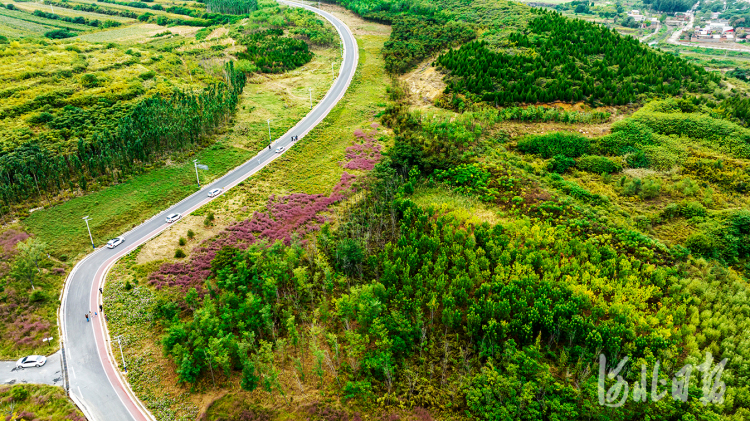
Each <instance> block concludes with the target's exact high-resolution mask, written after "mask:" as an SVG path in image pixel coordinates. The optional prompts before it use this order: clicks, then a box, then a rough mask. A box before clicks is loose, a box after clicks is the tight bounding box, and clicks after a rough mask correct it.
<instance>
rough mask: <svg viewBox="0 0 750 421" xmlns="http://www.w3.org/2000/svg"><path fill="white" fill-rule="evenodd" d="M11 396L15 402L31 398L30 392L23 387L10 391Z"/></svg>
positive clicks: (19, 386) (14, 387) (16, 387)
mask: <svg viewBox="0 0 750 421" xmlns="http://www.w3.org/2000/svg"><path fill="white" fill-rule="evenodd" d="M10 396H11V398H13V401H14V402H21V401H23V400H25V399H26V398H28V397H29V391H28V390H27V389H26V388H25V387H23V386H21V385H17V386H13V388H12V389H11V390H10Z"/></svg>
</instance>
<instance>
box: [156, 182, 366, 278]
mask: <svg viewBox="0 0 750 421" xmlns="http://www.w3.org/2000/svg"><path fill="white" fill-rule="evenodd" d="M354 179H355V176H354V175H351V174H349V173H346V172H344V173H343V174H342V175H341V180H340V181H339V183H338V184H336V186H334V188H333V192H332V193H331V195H330V196H325V195H322V194H305V193H294V194H290V195H288V196H283V197H276V196H271V197H270V198H269V199H268V204H267V205H266V212H255V213H254V214H253V216H252V217H250V218H248V219H245V220H244V221H240V222H237V223H235V224H232V225H230V226H229V227H227V228H226V229H225V230H224V231H223V232H222V233H220V234H219V235H217V236H216V237H214V238H210V239H207V240H205V241H203V243H201V245H200V246H199V247H198V248H196V249H195V250H194V251H193V254H192V256H191V259H190V261H188V262H185V263H183V262H177V263H165V264H163V265H162V266H161V267H160V268H159V270H158V271H155V272H153V273H151V274H150V275H149V278H148V280H149V282H150V283H151V284H152V285H155V286H156V288H158V289H161V288H162V287H165V286H167V287H179V288H182V289H183V290H187V289H188V288H190V287H196V288H198V289H199V288H200V287H201V285H202V284H203V281H204V280H206V279H207V278H208V276H209V275H210V274H211V261H212V260H213V259H214V257H216V253H217V252H218V251H219V250H221V249H222V248H223V247H225V246H229V247H236V248H240V249H243V250H244V249H246V248H247V247H249V246H250V245H251V244H254V243H256V242H258V241H268V242H269V243H273V242H276V241H282V242H284V244H286V245H289V244H291V242H292V237H293V236H300V237H301V236H304V235H305V234H307V233H310V232H313V231H316V230H318V229H319V228H320V224H322V223H323V222H325V218H324V216H323V215H321V212H323V211H325V210H327V209H328V207H329V206H331V205H332V204H334V203H336V202H338V201H340V200H342V199H343V198H344V197H346V195H347V194H349V193H350V192H351V191H352V190H353V183H354Z"/></svg>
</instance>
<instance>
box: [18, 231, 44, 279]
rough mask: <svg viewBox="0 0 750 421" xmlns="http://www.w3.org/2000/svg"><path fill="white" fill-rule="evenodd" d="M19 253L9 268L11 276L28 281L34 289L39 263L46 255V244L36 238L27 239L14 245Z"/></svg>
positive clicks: (39, 271)
mask: <svg viewBox="0 0 750 421" xmlns="http://www.w3.org/2000/svg"><path fill="white" fill-rule="evenodd" d="M16 248H17V249H18V251H19V253H18V254H17V255H16V258H15V260H14V261H13V265H12V267H11V275H12V276H13V277H15V278H16V279H18V280H28V281H29V284H31V289H34V280H35V279H36V277H37V275H38V274H39V273H41V270H40V269H39V261H40V260H42V259H43V258H44V256H45V255H46V250H47V244H46V243H45V242H43V241H41V240H38V239H36V238H33V237H32V238H29V239H27V240H26V241H24V242H21V243H18V244H17V245H16Z"/></svg>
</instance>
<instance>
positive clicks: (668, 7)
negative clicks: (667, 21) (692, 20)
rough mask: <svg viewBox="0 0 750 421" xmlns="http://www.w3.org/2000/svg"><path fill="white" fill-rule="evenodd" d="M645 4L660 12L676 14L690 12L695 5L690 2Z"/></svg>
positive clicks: (659, 0) (668, 0)
mask: <svg viewBox="0 0 750 421" xmlns="http://www.w3.org/2000/svg"><path fill="white" fill-rule="evenodd" d="M643 4H647V5H649V6H651V7H652V8H653V9H654V10H658V11H659V12H667V13H675V12H685V11H687V10H690V8H691V7H693V4H695V3H694V2H692V1H690V0H647V1H644V2H643Z"/></svg>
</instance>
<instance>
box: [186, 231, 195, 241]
mask: <svg viewBox="0 0 750 421" xmlns="http://www.w3.org/2000/svg"><path fill="white" fill-rule="evenodd" d="M187 237H188V240H192V239H193V238H194V237H195V232H193V230H188V232H187Z"/></svg>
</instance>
